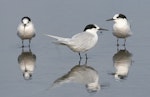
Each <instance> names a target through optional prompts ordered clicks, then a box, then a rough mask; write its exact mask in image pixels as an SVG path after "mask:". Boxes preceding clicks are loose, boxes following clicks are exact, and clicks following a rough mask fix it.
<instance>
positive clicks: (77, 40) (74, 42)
mask: <svg viewBox="0 0 150 97" xmlns="http://www.w3.org/2000/svg"><path fill="white" fill-rule="evenodd" d="M99 30H106V31H107V29H104V28H100V27H98V26H97V25H96V24H89V25H87V26H86V27H85V29H84V31H83V32H81V33H78V34H76V35H74V36H72V38H63V37H58V36H54V35H47V36H49V37H52V38H55V39H56V40H57V41H56V43H58V44H61V45H66V46H67V47H69V48H70V49H71V50H72V51H74V52H77V53H79V56H80V58H81V55H80V53H81V52H86V51H88V50H89V49H91V48H93V47H94V46H95V44H96V43H97V41H98V35H97V32H98V31H99ZM85 55H86V58H87V54H85Z"/></svg>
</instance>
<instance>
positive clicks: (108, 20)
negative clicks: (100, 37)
mask: <svg viewBox="0 0 150 97" xmlns="http://www.w3.org/2000/svg"><path fill="white" fill-rule="evenodd" d="M113 20H114V19H113V18H111V19H108V20H106V21H113Z"/></svg>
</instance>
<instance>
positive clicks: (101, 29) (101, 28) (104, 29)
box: [99, 28, 109, 31]
mask: <svg viewBox="0 0 150 97" xmlns="http://www.w3.org/2000/svg"><path fill="white" fill-rule="evenodd" d="M99 30H104V31H109V30H108V29H105V28H99Z"/></svg>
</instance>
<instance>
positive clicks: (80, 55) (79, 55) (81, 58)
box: [78, 52, 82, 60]
mask: <svg viewBox="0 0 150 97" xmlns="http://www.w3.org/2000/svg"><path fill="white" fill-rule="evenodd" d="M78 54H79V57H80V60H81V59H82V57H81V54H80V52H79V53H78Z"/></svg>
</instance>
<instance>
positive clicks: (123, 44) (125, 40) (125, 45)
mask: <svg viewBox="0 0 150 97" xmlns="http://www.w3.org/2000/svg"><path fill="white" fill-rule="evenodd" d="M123 46H126V38H125V39H124V44H123Z"/></svg>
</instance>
